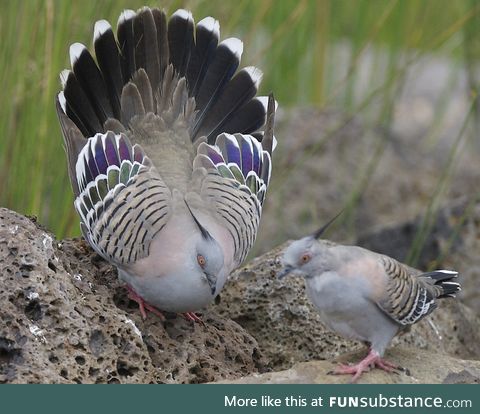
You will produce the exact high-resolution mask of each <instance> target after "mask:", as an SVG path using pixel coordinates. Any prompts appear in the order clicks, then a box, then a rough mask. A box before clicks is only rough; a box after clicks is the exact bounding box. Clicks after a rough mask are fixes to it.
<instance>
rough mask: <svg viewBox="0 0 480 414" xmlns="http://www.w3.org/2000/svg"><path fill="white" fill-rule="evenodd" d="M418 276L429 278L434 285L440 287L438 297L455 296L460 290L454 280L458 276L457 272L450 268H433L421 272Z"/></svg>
mask: <svg viewBox="0 0 480 414" xmlns="http://www.w3.org/2000/svg"><path fill="white" fill-rule="evenodd" d="M419 277H425V278H430V279H432V280H433V281H434V285H435V286H436V287H437V288H440V289H441V290H440V295H439V296H438V298H444V297H455V296H456V294H457V293H458V292H460V290H461V285H460V283H458V282H455V281H454V279H456V278H457V277H458V272H455V271H452V270H435V271H433V272H428V273H422V274H421V275H419Z"/></svg>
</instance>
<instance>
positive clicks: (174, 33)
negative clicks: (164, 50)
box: [168, 9, 193, 77]
mask: <svg viewBox="0 0 480 414" xmlns="http://www.w3.org/2000/svg"><path fill="white" fill-rule="evenodd" d="M192 46H193V17H192V14H191V13H190V12H188V11H186V10H183V9H179V10H177V11H176V12H175V13H173V14H172V17H170V20H169V21H168V47H169V50H170V62H171V63H172V64H173V67H174V68H175V69H176V71H177V73H178V74H179V75H180V77H182V76H185V73H186V71H187V66H188V62H189V60H190V51H191V50H192Z"/></svg>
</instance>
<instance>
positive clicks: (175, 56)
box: [57, 7, 275, 321]
mask: <svg viewBox="0 0 480 414" xmlns="http://www.w3.org/2000/svg"><path fill="white" fill-rule="evenodd" d="M219 36H220V29H219V23H218V21H216V20H215V19H213V18H212V17H206V18H204V19H203V20H201V21H199V22H198V23H197V24H195V23H194V20H193V18H192V15H191V13H190V12H188V11H186V10H177V11H176V12H175V13H173V15H172V16H171V17H170V19H168V20H167V17H166V15H165V13H164V12H163V11H160V10H158V9H150V8H147V7H145V8H142V9H140V10H139V11H138V12H134V11H132V10H126V11H124V12H123V13H122V14H121V15H120V18H119V20H118V25H117V35H116V37H115V35H114V33H113V30H112V27H111V26H110V24H109V23H108V22H107V21H105V20H100V21H98V22H97V23H96V24H95V28H94V38H93V45H94V49H95V58H94V57H93V56H92V55H91V54H90V52H89V51H88V50H87V48H86V47H85V46H83V45H82V44H80V43H74V44H73V45H72V46H71V47H70V61H71V70H64V71H63V72H62V73H61V75H60V78H61V81H62V86H63V90H62V91H61V92H60V93H59V94H58V96H57V113H58V117H59V120H60V125H61V129H62V133H63V138H64V143H65V149H66V153H67V158H68V171H69V176H70V180H71V184H72V187H73V192H74V195H75V197H76V199H75V208H76V210H77V212H78V214H79V216H80V225H81V230H82V233H83V236H84V237H85V239H86V240H87V241H88V243H89V244H90V245H91V246H92V247H93V248H94V249H95V250H96V251H97V252H98V254H100V255H101V256H102V257H103V258H104V259H105V260H107V261H109V262H110V263H112V264H114V265H115V266H116V267H117V269H118V275H119V278H120V279H121V280H122V281H124V282H125V283H126V285H127V288H128V291H129V297H130V298H131V299H133V300H135V301H136V302H138V304H139V306H140V311H141V313H142V316H143V317H144V318H145V317H146V312H145V310H149V311H152V312H155V313H157V314H158V315H162V314H161V311H169V312H176V313H183V314H184V315H185V316H186V318H187V319H190V320H196V321H199V319H198V317H197V315H196V314H195V313H193V312H194V311H196V310H199V309H201V308H203V307H204V306H206V305H207V304H208V303H210V302H211V301H212V300H213V299H214V297H215V296H216V295H217V294H218V293H219V292H220V290H221V289H222V287H223V285H224V283H225V281H226V280H227V277H228V275H229V274H230V272H231V271H232V270H233V269H235V268H236V267H238V266H239V265H240V264H241V263H242V261H243V260H244V259H245V257H246V256H247V253H248V251H249V250H250V248H251V247H252V245H253V242H254V240H255V237H256V233H257V230H258V225H259V222H260V215H261V211H262V205H263V202H264V198H265V193H266V190H267V187H268V184H269V181H270V174H271V155H272V150H273V147H274V142H275V138H274V136H273V121H274V113H275V101H274V99H273V97H272V96H270V97H256V94H257V90H258V85H259V83H260V81H261V77H262V72H261V71H260V70H259V69H257V68H254V67H245V68H243V69H241V70H238V71H237V68H238V66H239V63H240V57H241V54H242V51H243V44H242V42H241V41H240V40H239V39H236V38H229V39H226V40H223V41H222V42H219Z"/></svg>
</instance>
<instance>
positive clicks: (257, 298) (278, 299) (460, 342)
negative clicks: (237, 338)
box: [215, 245, 480, 370]
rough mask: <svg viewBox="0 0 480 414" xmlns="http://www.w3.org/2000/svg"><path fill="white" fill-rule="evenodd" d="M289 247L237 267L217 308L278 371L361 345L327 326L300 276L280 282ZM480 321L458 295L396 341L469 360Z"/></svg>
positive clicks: (478, 340) (476, 349)
mask: <svg viewBox="0 0 480 414" xmlns="http://www.w3.org/2000/svg"><path fill="white" fill-rule="evenodd" d="M284 247H285V245H283V246H280V247H278V248H276V249H274V250H273V251H271V252H269V253H267V254H265V255H264V256H262V257H260V258H258V259H255V260H253V261H252V262H250V263H249V264H248V265H247V266H245V267H244V268H242V269H240V270H239V271H237V272H236V273H235V274H234V275H233V277H232V279H231V280H230V281H229V283H228V284H227V285H226V287H225V288H224V290H223V291H222V293H221V301H220V304H219V305H218V306H217V307H216V308H215V309H216V310H217V311H218V312H220V313H221V314H222V315H223V316H225V317H228V318H231V319H233V320H234V321H236V322H238V323H239V324H240V325H241V326H242V327H244V328H245V329H246V330H247V331H248V332H250V333H251V334H252V335H253V336H254V337H255V339H256V340H257V341H258V344H259V346H260V348H261V349H262V350H263V351H264V353H265V355H266V357H267V360H268V361H269V367H270V368H271V369H273V370H279V369H286V368H290V367H291V366H292V365H293V364H295V363H297V362H304V361H310V360H316V359H330V358H332V357H336V356H338V355H339V354H343V353H345V352H346V351H347V350H352V349H356V348H358V347H359V346H360V345H359V344H358V343H355V342H350V341H347V340H345V339H343V338H341V337H339V336H337V335H335V334H333V333H332V332H330V331H329V330H328V329H326V328H325V327H324V326H323V325H322V323H321V321H320V317H319V315H318V313H317V312H316V311H315V310H314V309H313V306H312V305H311V303H310V301H309V300H308V299H307V298H306V296H305V292H304V289H305V288H304V282H303V280H302V279H301V278H295V277H287V278H285V279H283V280H281V281H279V280H276V277H275V274H276V272H277V271H278V270H279V268H280V264H279V260H280V256H281V252H282V250H283V248H284ZM479 328H480V320H479V318H477V317H476V316H475V315H474V314H473V312H472V311H471V310H470V309H469V308H467V307H465V306H464V305H462V304H461V303H460V302H459V301H456V300H454V299H445V300H442V303H440V305H439V307H438V309H436V310H435V312H433V314H432V315H431V316H430V317H429V318H425V319H424V320H423V321H421V322H420V323H418V324H416V325H414V326H413V327H412V329H410V331H409V332H407V333H404V334H403V335H400V336H399V337H397V338H395V340H394V341H393V342H392V345H395V344H402V345H405V346H409V347H415V348H417V349H425V350H434V351H435V353H448V354H450V355H455V356H457V357H460V358H464V359H478V356H479V355H480V329H479Z"/></svg>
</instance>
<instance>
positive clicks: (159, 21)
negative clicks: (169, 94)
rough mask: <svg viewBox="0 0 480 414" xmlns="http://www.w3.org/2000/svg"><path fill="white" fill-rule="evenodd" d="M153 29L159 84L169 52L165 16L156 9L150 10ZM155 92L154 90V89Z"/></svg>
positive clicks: (167, 61) (168, 60) (168, 58)
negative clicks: (155, 30)
mask: <svg viewBox="0 0 480 414" xmlns="http://www.w3.org/2000/svg"><path fill="white" fill-rule="evenodd" d="M152 15H153V19H154V20H155V27H156V28H157V47H158V62H159V68H160V70H159V84H161V83H162V81H163V75H164V73H165V69H166V68H167V66H168V63H169V62H170V52H169V50H168V32H167V16H166V15H165V13H164V12H163V11H160V10H158V9H153V10H152ZM154 91H156V89H154Z"/></svg>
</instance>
